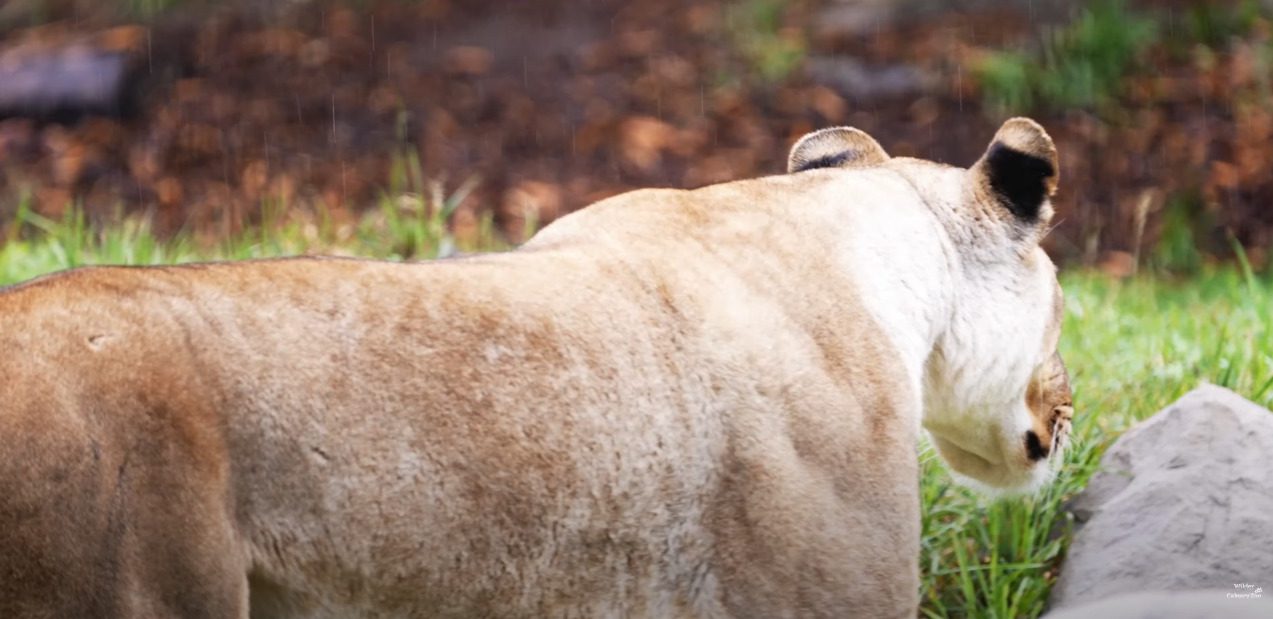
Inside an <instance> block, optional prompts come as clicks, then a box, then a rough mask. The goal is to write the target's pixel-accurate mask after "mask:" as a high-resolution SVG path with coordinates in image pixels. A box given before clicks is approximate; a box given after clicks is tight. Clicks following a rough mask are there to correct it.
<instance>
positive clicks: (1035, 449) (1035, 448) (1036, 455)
mask: <svg viewBox="0 0 1273 619" xmlns="http://www.w3.org/2000/svg"><path fill="white" fill-rule="evenodd" d="M1048 451H1049V448H1048V446H1047V445H1044V444H1043V441H1040V440H1039V435H1038V434H1035V433H1034V430H1026V433H1025V455H1026V456H1027V457H1029V458H1030V460H1031V461H1033V462H1038V461H1039V460H1043V459H1044V458H1047V457H1048Z"/></svg>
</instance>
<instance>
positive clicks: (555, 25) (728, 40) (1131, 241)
mask: <svg viewBox="0 0 1273 619" xmlns="http://www.w3.org/2000/svg"><path fill="white" fill-rule="evenodd" d="M1157 4H1160V5H1163V4H1172V3H1169V2H1160V3H1157ZM987 5H990V6H1000V7H1001V8H986V7H987ZM1001 5H1002V3H998V4H996V3H967V2H966V3H955V5H954V8H950V7H949V6H948V7H947V8H944V9H932V8H931V7H930V8H927V9H924V10H918V9H916V10H914V11H892V12H890V13H887V14H885V13H870V12H866V13H863V12H862V10H860V6H859V5H857V4H852V3H844V2H834V1H830V0H822V1H813V0H807V1H799V2H791V3H786V4H785V5H782V6H781V10H778V11H776V12H774V11H770V12H769V13H766V12H765V11H766V10H768V9H767V8H766V5H765V4H764V3H763V2H759V0H757V1H754V2H750V3H748V2H722V1H717V0H646V1H644V2H620V1H617V0H589V1H587V2H577V1H576V2H570V1H567V0H530V1H524V2H516V3H514V2H494V1H476V2H474V1H468V2H459V1H450V0H428V1H417V2H370V3H360V4H357V5H354V4H339V3H321V2H308V3H299V4H297V3H285V4H282V5H280V6H281V7H282V8H268V9H261V8H251V9H249V8H243V7H242V6H238V7H237V8H220V9H209V8H204V7H203V6H198V7H190V8H188V9H182V10H172V11H169V12H166V13H164V14H162V15H160V16H158V17H157V18H155V19H154V20H152V21H148V22H145V23H144V25H131V24H129V23H127V22H126V21H123V20H120V19H118V18H111V19H83V20H77V19H71V18H69V17H68V18H67V19H64V20H54V21H53V22H52V23H50V24H48V25H43V26H40V27H35V28H10V29H9V30H8V31H0V36H2V37H3V39H2V40H0V48H12V47H15V46H21V45H32V44H38V43H39V42H41V41H45V42H47V41H54V42H58V41H68V40H77V39H84V38H85V37H89V38H92V40H93V41H95V43H94V45H99V44H100V45H108V46H113V47H112V49H117V50H121V53H123V54H125V55H126V56H127V58H128V62H129V63H130V65H129V66H130V67H131V69H132V74H133V75H134V76H135V77H136V79H135V80H134V81H133V82H131V83H130V86H129V90H130V92H131V93H132V94H133V97H134V98H135V103H134V104H133V105H132V106H126V107H125V108H123V109H121V113H122V114H123V115H122V116H113V115H109V114H108V115H83V116H79V117H76V116H75V115H71V117H69V118H68V117H59V118H57V119H53V120H50V119H48V118H43V119H41V118H30V117H24V116H11V117H8V118H5V119H0V215H6V214H8V215H11V214H12V213H13V212H14V210H15V209H16V208H17V205H18V202H19V200H20V199H21V196H23V195H30V196H31V198H32V199H33V202H34V205H35V207H36V208H37V209H38V210H39V211H41V212H43V213H46V214H49V215H57V214H59V213H61V212H62V211H63V210H64V209H65V208H66V207H67V205H69V204H73V203H75V201H76V200H78V201H80V203H81V204H82V206H83V208H84V209H85V210H86V211H87V212H88V213H89V214H90V216H91V217H92V218H93V220H94V221H96V222H105V221H109V220H111V219H113V218H114V217H116V216H117V215H118V212H119V209H120V207H121V205H122V207H123V209H124V210H127V211H142V212H147V213H151V214H152V215H153V216H154V217H155V220H156V222H157V224H158V226H159V228H160V229H161V230H168V231H172V230H177V229H179V228H182V227H185V228H190V229H195V230H199V231H207V232H208V233H209V234H222V233H225V232H230V231H234V230H238V229H241V228H243V227H245V226H249V225H253V224H255V223H258V222H259V221H260V218H261V213H262V212H263V210H264V209H265V208H273V207H277V206H285V207H287V208H290V209H294V210H298V211H303V212H311V213H313V212H319V211H321V212H324V213H326V214H327V215H329V216H331V217H334V218H336V219H341V218H346V219H350V218H353V217H355V216H356V213H357V212H358V211H359V210H360V209H365V208H368V207H371V206H373V205H374V204H376V202H377V199H378V198H380V197H382V196H384V195H386V194H387V193H389V192H392V191H403V190H420V189H421V188H420V187H419V186H418V185H419V184H420V183H419V182H417V181H411V180H409V177H410V176H411V174H409V173H408V174H406V175H405V176H406V177H408V180H402V179H403V177H404V174H403V172H402V169H403V168H405V169H406V170H407V171H408V172H412V171H413V170H412V169H413V167H414V164H413V163H412V162H413V161H415V160H416V159H417V158H418V162H419V170H420V172H421V173H422V175H423V177H424V178H426V179H436V180H440V181H442V182H443V184H444V187H446V188H447V189H448V190H454V189H455V188H457V187H459V186H460V185H461V184H462V183H464V182H465V181H468V180H470V179H477V181H478V184H477V190H476V191H475V193H474V194H472V196H471V197H470V198H468V199H467V200H466V201H465V203H464V204H463V206H462V207H461V209H460V212H459V213H457V215H456V219H455V222H454V225H455V227H456V229H457V234H461V235H463V234H468V233H470V232H471V231H472V230H473V229H474V228H475V226H476V224H475V222H476V220H477V218H478V216H479V215H480V214H481V213H482V212H484V211H490V212H493V213H494V215H495V218H496V222H497V223H498V224H499V225H500V226H501V227H502V228H503V229H505V230H506V231H507V232H508V234H509V235H510V236H512V237H514V238H515V237H516V236H517V235H518V234H519V233H520V231H521V230H522V229H523V227H524V222H525V218H526V217H527V216H528V214H530V216H532V217H533V218H535V219H536V220H537V221H539V222H546V221H551V220H552V219H553V218H555V217H557V216H560V215H561V214H563V213H565V212H568V211H570V210H573V209H576V208H579V207H581V206H583V205H585V204H588V203H589V202H592V201H594V200H597V199H599V198H602V197H605V196H607V195H611V194H614V193H617V192H621V191H624V190H627V189H631V188H636V187H645V186H675V187H695V186H700V185H704V184H708V183H714V182H718V181H725V180H730V179H737V178H744V177H750V176H757V175H764V174H776V173H780V172H782V170H783V164H784V161H785V157H786V151H787V149H788V148H789V146H790V144H791V143H792V142H793V141H794V140H795V139H796V138H797V137H798V136H799V135H800V134H802V133H804V132H806V131H809V130H812V129H815V128H819V127H823V126H828V125H840V124H847V125H853V126H857V127H859V128H862V129H864V130H866V131H867V132H869V133H871V134H872V135H874V136H875V137H876V138H877V139H879V141H880V142H881V143H882V144H883V145H884V146H885V148H887V149H888V150H889V151H890V152H891V153H892V154H894V155H911V156H919V157H924V158H929V159H934V160H938V161H944V162H948V163H953V164H958V165H969V164H971V163H972V162H973V161H974V160H975V159H976V158H977V157H978V156H979V154H980V153H981V152H982V150H983V149H984V148H985V145H986V142H987V141H988V140H989V138H990V136H991V135H992V134H993V131H994V128H995V127H996V126H997V125H998V124H999V122H1001V121H1002V120H1003V117H1004V114H1003V113H998V112H992V111H989V110H988V109H986V107H985V106H983V104H982V100H983V98H982V97H981V95H980V93H979V90H978V84H977V81H976V78H975V75H974V71H973V69H972V67H975V66H976V63H977V60H978V59H979V58H981V57H983V56H984V55H985V54H986V53H988V52H989V51H990V50H994V49H999V48H1004V47H1013V46H1023V45H1026V46H1028V45H1029V44H1030V42H1031V41H1032V40H1034V39H1035V38H1037V36H1038V32H1039V30H1040V28H1043V27H1045V26H1046V24H1047V23H1050V22H1049V20H1054V19H1056V20H1063V19H1064V18H1065V17H1066V16H1065V15H1039V14H1031V13H1029V12H1028V11H1027V10H1026V9H1025V8H1024V6H1025V5H1024V4H1023V3H1016V4H1011V3H1009V5H1008V6H1007V7H1006V8H1002V6H1001ZM354 7H356V8H354ZM960 7H973V8H960ZM855 11H856V12H855ZM119 26H123V27H119ZM111 27H115V29H113V30H110V29H109V28H111ZM1261 28H1263V29H1260V28H1257V29H1256V31H1255V32H1254V33H1252V34H1251V35H1250V36H1249V37H1248V38H1244V39H1239V40H1233V41H1230V42H1228V43H1226V44H1225V46H1224V47H1223V48H1221V49H1220V50H1219V51H1218V52H1215V53H1210V54H1208V55H1207V56H1206V61H1205V62H1203V61H1200V60H1199V57H1200V56H1199V55H1198V54H1193V55H1190V54H1185V55H1184V56H1183V57H1173V56H1171V55H1168V54H1165V53H1163V54H1156V55H1154V56H1153V57H1151V58H1148V59H1146V62H1147V63H1148V65H1149V67H1150V68H1149V69H1147V70H1143V71H1141V72H1140V73H1138V74H1136V75H1133V76H1132V77H1130V78H1129V79H1128V83H1127V89H1126V91H1127V94H1126V96H1125V98H1124V99H1125V100H1123V101H1121V102H1120V103H1121V105H1120V108H1119V113H1118V114H1116V115H1114V116H1113V117H1111V116H1110V115H1108V114H1105V115H1098V114H1095V113H1092V112H1087V111H1076V110H1071V111H1067V112H1036V113H1034V116H1035V117H1036V118H1037V119H1038V120H1040V121H1041V122H1043V123H1044V125H1045V126H1046V127H1047V128H1048V129H1049V131H1051V132H1052V134H1053V136H1054V137H1055V138H1056V140H1057V142H1058V146H1059V148H1060V151H1061V153H1062V179H1061V187H1062V190H1061V193H1060V195H1059V196H1058V199H1057V208H1058V213H1059V217H1058V219H1057V221H1058V227H1057V230H1056V231H1055V232H1054V233H1053V235H1052V236H1051V237H1050V241H1049V242H1050V243H1051V245H1052V247H1051V248H1052V249H1053V251H1054V253H1055V254H1057V255H1059V256H1061V257H1062V258H1065V259H1070V260H1083V261H1086V262H1101V263H1103V264H1105V265H1106V266H1107V268H1110V269H1113V270H1118V269H1121V268H1125V266H1126V262H1127V261H1128V259H1129V257H1130V256H1131V255H1132V254H1133V253H1135V252H1136V250H1137V245H1138V244H1139V245H1144V246H1148V245H1150V244H1152V243H1153V242H1154V241H1155V240H1156V239H1158V238H1159V237H1160V236H1161V235H1162V234H1163V231H1164V227H1165V226H1167V225H1168V222H1170V221H1171V213H1173V212H1177V211H1182V209H1183V211H1184V212H1185V216H1187V217H1188V218H1189V222H1190V224H1191V225H1193V226H1194V227H1195V230H1194V231H1195V233H1196V235H1197V241H1198V242H1199V243H1200V244H1201V245H1202V246H1203V247H1204V248H1213V249H1215V250H1216V251H1217V252H1220V253H1223V252H1224V251H1227V248H1229V247H1231V243H1230V242H1229V239H1230V238H1232V239H1233V240H1236V241H1238V242H1240V243H1242V244H1243V245H1245V246H1247V247H1248V251H1249V252H1250V253H1251V254H1252V258H1253V259H1254V260H1255V261H1259V262H1263V260H1264V256H1265V255H1266V254H1265V252H1264V248H1265V247H1267V246H1268V245H1269V244H1270V243H1271V242H1273V210H1271V209H1268V208H1267V207H1266V204H1267V202H1268V200H1269V198H1270V196H1273V176H1271V175H1269V174H1267V172H1266V170H1267V168H1268V163H1269V159H1270V154H1271V153H1270V148H1271V146H1270V139H1269V138H1270V137H1271V136H1270V133H1271V132H1273V115H1271V114H1270V106H1269V105H1268V104H1267V101H1266V99H1267V97H1268V94H1267V91H1268V82H1269V70H1268V67H1267V66H1263V65H1262V64H1260V62H1261V61H1260V59H1261V58H1263V56H1261V55H1260V54H1259V51H1260V50H1261V49H1262V48H1261V47H1260V46H1261V45H1263V46H1265V47H1267V46H1268V41H1267V38H1268V34H1267V24H1263V25H1262V26H1261ZM103 33H105V34H103ZM102 41H105V43H102ZM792 58H794V59H792ZM784 63H785V64H784ZM395 168H397V171H395ZM1182 196H1183V197H1184V198H1188V199H1187V200H1185V199H1184V198H1182ZM263 205H266V206H265V207H263ZM271 205H272V206H271ZM1182 205H1183V206H1182ZM1173 209H1174V210H1173ZM1189 209H1192V210H1189Z"/></svg>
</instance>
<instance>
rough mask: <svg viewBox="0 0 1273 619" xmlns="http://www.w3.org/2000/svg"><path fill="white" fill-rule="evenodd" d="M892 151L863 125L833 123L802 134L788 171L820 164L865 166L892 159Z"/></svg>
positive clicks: (838, 166) (814, 166)
mask: <svg viewBox="0 0 1273 619" xmlns="http://www.w3.org/2000/svg"><path fill="white" fill-rule="evenodd" d="M888 159H889V157H888V153H886V152H884V148H883V147H881V146H880V144H879V142H876V141H875V139H874V138H872V137H871V136H869V135H867V134H866V132H864V131H862V130H861V129H854V128H853V127H829V128H826V129H821V130H818V131H814V132H813V133H810V134H807V135H805V136H804V137H802V138H800V139H799V140H798V141H797V142H796V143H795V145H794V146H792V147H791V154H789V155H788V156H787V172H789V173H795V172H803V171H805V170H816V169H819V168H865V167H870V166H874V165H880V164H882V163H884V162H886V161H888Z"/></svg>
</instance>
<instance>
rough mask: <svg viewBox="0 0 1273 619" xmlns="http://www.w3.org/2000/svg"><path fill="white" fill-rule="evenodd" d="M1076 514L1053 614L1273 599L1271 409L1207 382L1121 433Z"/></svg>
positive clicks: (1076, 504)
mask: <svg viewBox="0 0 1273 619" xmlns="http://www.w3.org/2000/svg"><path fill="white" fill-rule="evenodd" d="M1071 510H1072V511H1073V513H1074V515H1075V517H1076V519H1077V520H1078V521H1079V523H1080V528H1079V529H1078V531H1077V532H1076V534H1075V537H1074V541H1073V543H1072V544H1071V546H1070V551H1069V555H1068V557H1067V558H1066V561H1065V564H1064V565H1063V566H1062V570H1061V575H1060V579H1059V581H1058V582H1057V586H1056V588H1055V589H1054V590H1053V593H1052V600H1051V602H1052V606H1053V607H1054V608H1065V607H1069V606H1074V605H1078V604H1082V603H1086V602H1092V601H1095V600H1099V599H1102V598H1105V597H1109V596H1113V595H1118V594H1126V593H1133V592H1143V591H1185V590H1196V589H1213V590H1219V591H1224V592H1236V593H1242V592H1243V591H1244V590H1243V589H1242V588H1241V587H1240V586H1241V585H1244V584H1249V585H1251V588H1252V589H1253V588H1261V589H1263V591H1269V592H1273V413H1270V412H1269V411H1267V410H1265V409H1263V408H1261V407H1259V406H1257V405H1255V404H1253V403H1251V402H1249V401H1247V400H1244V399H1242V398H1241V397H1239V396H1238V395H1237V394H1235V393H1233V392H1232V391H1229V390H1227V389H1223V388H1221V387H1216V386H1214V385H1204V386H1202V387H1199V388H1198V389H1195V390H1193V391H1191V392H1190V393H1188V394H1186V395H1185V396H1184V397H1183V398H1181V399H1180V400H1179V401H1177V402H1176V403H1175V404H1173V405H1171V406H1170V407H1168V408H1167V409H1165V410H1163V411H1161V412H1159V413H1157V414H1156V415H1154V416H1153V417H1151V418H1149V419H1147V420H1145V421H1143V422H1141V423H1140V424H1137V425H1136V426H1135V427H1133V428H1132V429H1130V430H1128V431H1127V432H1126V433H1125V434H1123V436H1121V437H1120V438H1119V439H1118V440H1117V441H1116V442H1115V443H1114V445H1113V446H1112V447H1110V449H1109V451H1107V452H1106V453H1105V455H1104V457H1103V458H1101V468H1100V470H1099V471H1098V472H1097V473H1096V474H1095V475H1093V476H1092V480H1091V483H1090V484H1089V485H1088V487H1087V489H1085V490H1084V491H1083V492H1082V493H1081V494H1080V495H1079V496H1078V497H1077V498H1076V499H1075V500H1074V501H1073V503H1072V505H1071ZM1263 595H1264V597H1265V598H1266V599H1267V598H1269V597H1273V594H1270V593H1263ZM1222 598H1223V596H1222ZM1226 601H1229V600H1227V599H1220V600H1219V602H1218V603H1221V602H1226ZM1238 601H1245V599H1240V600H1238ZM1217 608H1218V609H1228V608H1229V607H1228V606H1217ZM1215 612H1216V613H1219V614H1215V615H1212V616H1217V617H1228V616H1231V615H1228V614H1225V613H1226V612H1227V611H1221V610H1217V611H1215ZM1172 616H1173V617H1174V616H1175V615H1172ZM1181 616H1193V615H1181ZM1199 616H1201V615H1199ZM1267 616H1270V617H1273V615H1267Z"/></svg>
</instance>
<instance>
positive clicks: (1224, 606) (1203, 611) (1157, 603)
mask: <svg viewBox="0 0 1273 619" xmlns="http://www.w3.org/2000/svg"><path fill="white" fill-rule="evenodd" d="M1254 591H1255V590H1254V589H1250V590H1246V589H1229V590H1228V591H1222V590H1219V589H1216V590H1209V591H1186V592H1183V593H1168V592H1166V591H1156V592H1149V593H1129V594H1127V595H1117V596H1114V597H1111V598H1106V599H1104V600H1101V601H1099V602H1095V603H1092V604H1084V605H1082V606H1074V607H1072V608H1067V609H1065V610H1060V611H1057V612H1053V613H1048V614H1046V615H1044V616H1043V619H1269V617H1273V597H1270V596H1266V595H1264V594H1263V592H1261V593H1260V595H1261V597H1258V598H1257V597H1241V596H1243V595H1255V593H1254Z"/></svg>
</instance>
